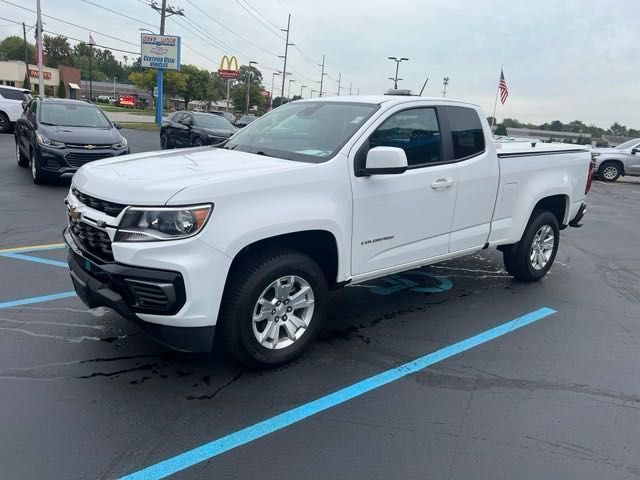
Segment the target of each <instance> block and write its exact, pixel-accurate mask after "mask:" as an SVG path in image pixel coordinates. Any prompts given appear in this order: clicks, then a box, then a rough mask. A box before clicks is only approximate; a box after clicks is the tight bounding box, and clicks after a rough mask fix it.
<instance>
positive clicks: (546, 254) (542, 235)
mask: <svg viewBox="0 0 640 480" xmlns="http://www.w3.org/2000/svg"><path fill="white" fill-rule="evenodd" d="M554 246H555V235H554V233H553V228H551V225H542V226H541V227H540V228H539V229H538V231H537V232H536V234H535V235H534V236H533V241H532V242H531V251H530V253H529V259H530V261H531V266H532V267H533V269H534V270H542V269H543V268H544V267H546V266H547V264H548V263H549V259H550V258H551V255H552V254H553V247H554Z"/></svg>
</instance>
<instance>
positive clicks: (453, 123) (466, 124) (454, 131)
mask: <svg viewBox="0 0 640 480" xmlns="http://www.w3.org/2000/svg"><path fill="white" fill-rule="evenodd" d="M447 116H448V117H449V127H450V128H451V143H452V145H453V158H454V159H456V160H459V159H461V158H466V157H471V156H473V155H477V154H479V153H482V152H484V132H483V130H482V124H481V123H480V118H478V114H477V113H476V111H475V110H473V109H471V108H466V107H447Z"/></svg>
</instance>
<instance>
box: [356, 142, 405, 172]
mask: <svg viewBox="0 0 640 480" xmlns="http://www.w3.org/2000/svg"><path fill="white" fill-rule="evenodd" d="M408 167H409V164H408V162H407V154H406V153H405V152H404V150H403V149H401V148H397V147H374V148H372V149H371V150H369V152H368V153H367V159H366V161H365V167H364V168H360V170H359V171H358V174H357V176H359V177H364V176H368V175H397V174H399V173H404V172H406V171H407V168H408Z"/></svg>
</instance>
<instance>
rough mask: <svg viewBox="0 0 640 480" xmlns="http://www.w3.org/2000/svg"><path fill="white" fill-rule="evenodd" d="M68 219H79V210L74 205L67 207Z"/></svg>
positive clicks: (75, 220)
mask: <svg viewBox="0 0 640 480" xmlns="http://www.w3.org/2000/svg"><path fill="white" fill-rule="evenodd" d="M69 219H70V220H71V221H72V222H74V223H75V222H77V221H78V220H79V219H80V211H79V210H76V209H75V207H69Z"/></svg>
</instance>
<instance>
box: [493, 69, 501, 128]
mask: <svg viewBox="0 0 640 480" xmlns="http://www.w3.org/2000/svg"><path fill="white" fill-rule="evenodd" d="M503 66H504V65H500V74H502V67H503ZM499 93H500V79H498V88H496V101H495V102H494V103H493V125H491V126H492V127H495V126H496V109H497V108H498V94H499Z"/></svg>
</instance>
